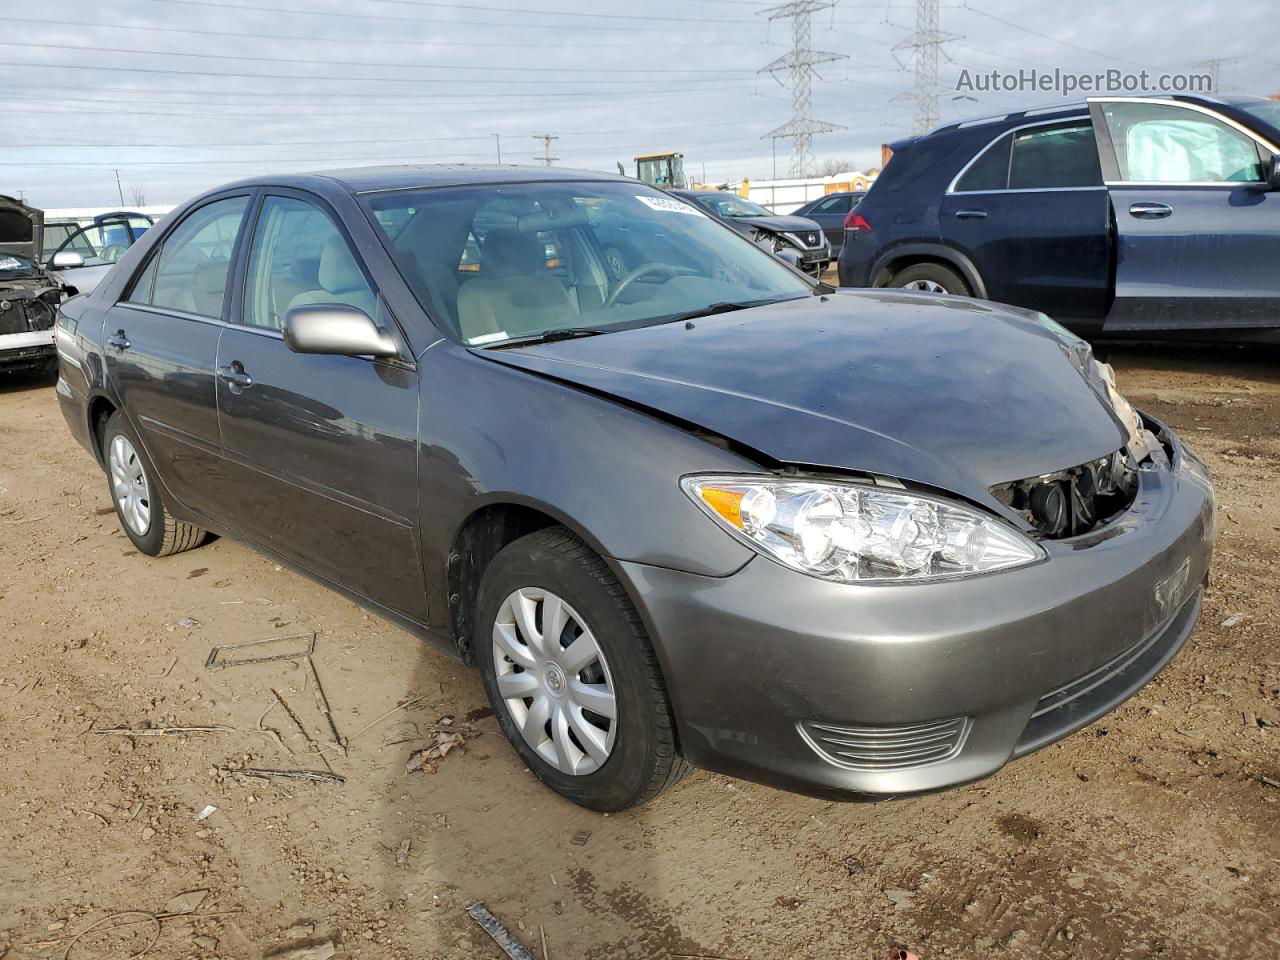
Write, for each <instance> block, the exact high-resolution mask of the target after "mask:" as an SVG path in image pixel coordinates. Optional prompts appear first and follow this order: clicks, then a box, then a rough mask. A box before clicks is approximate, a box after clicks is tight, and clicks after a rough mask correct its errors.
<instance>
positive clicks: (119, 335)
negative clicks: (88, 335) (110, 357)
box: [107, 330, 133, 350]
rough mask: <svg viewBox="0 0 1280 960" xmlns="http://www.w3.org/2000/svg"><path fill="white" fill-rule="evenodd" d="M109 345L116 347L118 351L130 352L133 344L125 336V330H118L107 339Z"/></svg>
mask: <svg viewBox="0 0 1280 960" xmlns="http://www.w3.org/2000/svg"><path fill="white" fill-rule="evenodd" d="M107 343H109V344H110V345H111V346H113V347H115V348H116V349H117V350H128V349H129V348H130V347H131V346H133V344H131V343H130V342H129V338H128V337H126V336H125V335H124V331H123V330H117V331H116V332H115V333H114V334H113V335H112V336H110V337H107Z"/></svg>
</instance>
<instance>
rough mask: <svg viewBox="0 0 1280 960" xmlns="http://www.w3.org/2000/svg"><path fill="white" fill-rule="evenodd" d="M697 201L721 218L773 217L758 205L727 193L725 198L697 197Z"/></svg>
mask: <svg viewBox="0 0 1280 960" xmlns="http://www.w3.org/2000/svg"><path fill="white" fill-rule="evenodd" d="M694 199H695V200H697V201H698V203H700V204H702V205H703V206H704V207H706V208H707V209H708V210H710V211H711V212H712V213H714V214H715V215H716V216H719V217H771V216H773V214H771V213H770V212H769V211H768V210H766V209H765V208H764V207H762V206H760V204H758V203H752V202H751V201H750V200H744V199H742V197H737V196H734V195H733V194H732V193H726V194H725V195H724V196H718V197H708V196H695V197H694Z"/></svg>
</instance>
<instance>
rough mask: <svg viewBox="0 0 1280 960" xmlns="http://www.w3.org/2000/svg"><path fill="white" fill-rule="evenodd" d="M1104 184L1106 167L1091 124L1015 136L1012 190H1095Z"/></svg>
mask: <svg viewBox="0 0 1280 960" xmlns="http://www.w3.org/2000/svg"><path fill="white" fill-rule="evenodd" d="M1101 183H1102V167H1101V166H1100V165H1099V163H1098V147H1097V143H1096V142H1095V140H1094V137H1093V125H1092V124H1091V123H1088V122H1084V123H1074V124H1072V125H1071V126H1066V127H1052V128H1049V129H1041V130H1024V131H1022V132H1021V133H1016V134H1014V138H1013V157H1012V159H1011V160H1010V161H1009V189H1011V190H1037V189H1038V190H1045V189H1054V188H1058V189H1060V188H1063V187H1094V186H1098V185H1100V184H1101Z"/></svg>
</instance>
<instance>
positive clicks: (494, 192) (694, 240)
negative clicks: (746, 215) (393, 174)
mask: <svg viewBox="0 0 1280 960" xmlns="http://www.w3.org/2000/svg"><path fill="white" fill-rule="evenodd" d="M362 200H363V201H364V203H365V205H366V207H367V208H368V210H369V212H370V213H371V214H372V215H373V220H374V222H375V223H376V224H377V225H378V227H379V228H380V229H381V231H382V233H383V234H384V236H385V238H386V245H387V248H388V250H389V251H390V253H391V255H392V257H393V259H394V260H395V261H396V264H397V266H398V267H399V268H400V272H401V273H402V274H403V276H404V277H405V279H406V280H407V281H408V283H409V285H410V287H412V288H413V291H414V294H415V295H416V296H417V298H418V300H419V302H420V303H421V304H422V305H423V307H424V308H425V309H426V310H427V311H428V313H430V314H431V315H432V317H433V318H435V319H436V320H437V321H438V322H439V323H440V324H441V325H442V326H443V327H445V328H446V332H448V333H450V334H451V335H453V336H454V337H456V338H457V339H458V340H460V341H462V342H463V343H467V344H472V345H477V346H480V345H495V344H501V343H504V342H507V341H511V340H516V339H522V338H526V337H531V336H538V335H544V334H554V333H556V332H558V331H571V330H591V331H597V332H609V331H612V330H617V329H624V328H628V327H636V326H646V325H648V324H651V323H661V322H663V321H667V320H672V319H674V318H676V317H680V316H684V315H686V314H691V313H697V312H699V311H703V310H708V309H710V308H713V307H714V308H721V309H722V308H723V307H724V305H726V304H733V305H738V304H746V303H750V304H755V303H760V302H769V301H773V300H784V299H789V298H793V297H803V296H807V295H810V294H811V293H812V292H813V287H812V286H811V285H810V284H809V283H808V282H806V281H805V280H804V279H803V278H801V277H799V276H797V275H796V274H795V273H794V272H792V271H791V270H790V269H788V268H787V267H786V266H784V265H783V264H782V263H780V262H779V261H777V260H775V259H774V258H773V257H772V256H770V255H769V254H768V253H765V252H764V251H762V250H760V249H759V248H758V247H756V246H755V245H754V244H752V243H751V242H750V241H748V240H745V239H743V238H742V237H740V236H739V235H738V234H736V233H734V232H733V231H732V230H728V229H726V228H725V227H724V226H723V225H722V224H719V223H717V222H716V221H715V220H713V219H711V218H710V217H708V216H707V215H706V214H704V213H701V212H700V211H698V210H697V209H695V208H693V207H691V206H689V205H688V204H686V203H685V202H684V201H682V200H678V199H675V198H673V197H670V196H668V195H666V194H664V193H660V192H659V191H657V190H653V189H650V188H649V187H646V186H644V185H643V184H639V183H615V182H609V181H603V182H586V183H564V182H551V183H519V184H502V185H496V186H494V185H485V186H466V187H446V188H436V189H416V190H405V191H396V192H389V193H381V192H380V193H375V194H367V195H365V196H364V197H363V198H362Z"/></svg>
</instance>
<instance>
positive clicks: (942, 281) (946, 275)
mask: <svg viewBox="0 0 1280 960" xmlns="http://www.w3.org/2000/svg"><path fill="white" fill-rule="evenodd" d="M889 286H891V287H897V288H898V289H900V290H920V291H923V292H925V293H952V294H955V295H956V296H960V297H968V296H971V295H972V294H970V292H969V287H968V286H967V285H966V284H965V282H964V279H963V278H962V277H961V276H960V274H958V273H956V272H955V271H954V270H952V269H951V268H950V267H944V266H942V264H940V263H917V264H915V265H914V266H910V267H907V268H906V269H904V270H899V271H898V272H897V273H896V274H894V275H893V279H892V280H890V281H889Z"/></svg>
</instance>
